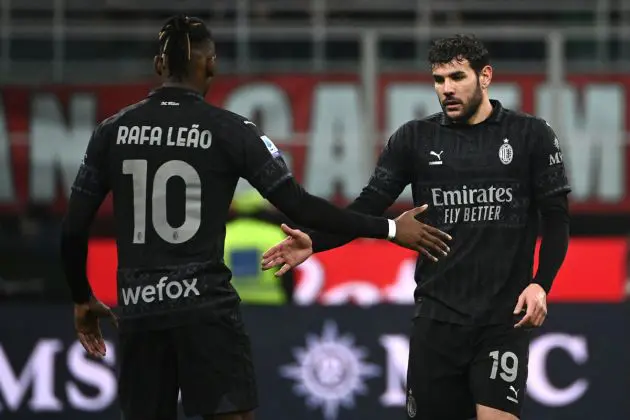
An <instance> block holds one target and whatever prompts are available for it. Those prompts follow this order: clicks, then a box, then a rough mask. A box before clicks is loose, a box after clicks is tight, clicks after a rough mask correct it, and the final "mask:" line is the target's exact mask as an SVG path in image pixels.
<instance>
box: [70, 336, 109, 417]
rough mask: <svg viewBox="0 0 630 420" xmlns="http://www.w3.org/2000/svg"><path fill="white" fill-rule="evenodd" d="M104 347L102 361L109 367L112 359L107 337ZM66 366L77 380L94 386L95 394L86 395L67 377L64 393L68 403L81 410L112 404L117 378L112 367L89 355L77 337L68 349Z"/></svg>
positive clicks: (103, 407) (100, 408) (90, 409)
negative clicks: (104, 352)
mask: <svg viewBox="0 0 630 420" xmlns="http://www.w3.org/2000/svg"><path fill="white" fill-rule="evenodd" d="M105 347H106V348H107V352H106V354H105V357H104V358H103V362H104V363H105V364H106V365H108V366H110V367H111V368H112V369H113V368H114V365H115V359H116V356H115V354H114V352H115V348H114V346H113V343H111V342H109V341H106V342H105ZM68 370H69V371H70V374H71V375H72V376H73V377H74V378H76V379H77V380H78V381H79V382H80V383H82V384H85V385H89V386H90V387H92V388H95V389H97V390H98V392H97V393H96V395H93V396H92V395H90V396H88V395H86V394H85V393H83V392H82V391H81V389H80V388H79V387H78V386H77V384H76V383H74V382H71V381H68V382H67V383H66V393H67V395H68V403H69V404H70V405H71V406H72V407H74V408H76V409H78V410H83V411H101V410H104V409H106V408H107V407H109V406H110V405H112V403H113V402H114V400H115V399H116V395H117V393H116V391H117V382H116V377H115V375H114V373H113V371H112V370H110V369H108V368H107V367H105V366H103V364H102V363H99V362H96V361H94V360H91V359H89V358H88V355H87V353H86V352H85V350H84V349H83V346H82V345H81V343H79V342H78V341H75V342H74V344H72V346H71V347H70V350H68Z"/></svg>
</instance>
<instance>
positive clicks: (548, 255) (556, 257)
mask: <svg viewBox="0 0 630 420" xmlns="http://www.w3.org/2000/svg"><path fill="white" fill-rule="evenodd" d="M540 212H541V218H542V240H541V244H540V252H539V258H538V260H539V262H538V271H537V272H536V276H535V277H534V280H533V282H534V283H537V284H539V285H541V286H542V287H543V289H545V291H546V292H547V293H549V291H550V290H551V287H552V285H553V281H554V279H555V277H556V275H557V274H558V271H559V270H560V267H561V266H562V263H563V262H564V258H565V256H566V253H567V250H568V247H569V211H568V199H567V196H566V194H562V195H558V196H554V197H550V198H547V199H545V200H543V201H542V202H541V203H540Z"/></svg>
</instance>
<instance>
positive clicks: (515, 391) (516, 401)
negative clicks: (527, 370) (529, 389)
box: [506, 385, 518, 404]
mask: <svg viewBox="0 0 630 420" xmlns="http://www.w3.org/2000/svg"><path fill="white" fill-rule="evenodd" d="M509 390H510V391H512V392H513V393H514V396H513V397H512V396H510V395H508V396H507V397H506V398H507V400H508V401H512V402H513V403H514V404H518V399H517V398H518V389H516V388H514V387H513V386H511V385H510V388H509Z"/></svg>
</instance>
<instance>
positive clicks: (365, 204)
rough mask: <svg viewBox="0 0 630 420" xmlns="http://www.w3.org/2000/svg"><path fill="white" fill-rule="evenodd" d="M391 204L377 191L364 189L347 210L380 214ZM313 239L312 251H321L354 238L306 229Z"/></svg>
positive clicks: (374, 214)
mask: <svg viewBox="0 0 630 420" xmlns="http://www.w3.org/2000/svg"><path fill="white" fill-rule="evenodd" d="M390 205H391V199H389V198H388V197H386V196H385V195H382V194H379V193H377V192H372V193H371V192H370V191H369V190H364V191H363V192H362V193H361V195H360V196H359V197H357V199H355V200H354V201H353V202H352V203H351V204H350V205H349V206H348V209H349V210H353V211H356V212H359V213H364V214H369V215H372V216H381V215H382V214H383V213H384V212H385V210H387V208H388V207H389V206H390ZM307 233H308V234H309V236H310V237H311V240H312V241H313V252H314V253H316V252H323V251H327V250H329V249H333V248H338V247H340V246H343V245H345V244H347V243H348V242H351V241H353V240H354V239H356V238H357V237H356V236H352V235H331V234H327V233H323V232H317V231H307Z"/></svg>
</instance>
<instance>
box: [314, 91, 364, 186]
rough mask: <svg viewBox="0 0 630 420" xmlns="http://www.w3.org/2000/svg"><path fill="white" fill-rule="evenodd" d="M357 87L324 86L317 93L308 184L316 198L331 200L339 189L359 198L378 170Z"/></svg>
mask: <svg viewBox="0 0 630 420" xmlns="http://www.w3.org/2000/svg"><path fill="white" fill-rule="evenodd" d="M360 103H361V102H360V98H359V92H358V88H357V86H355V85H353V84H349V83H347V84H325V83H324V84H321V85H319V86H318V87H317V89H316V90H315V98H314V103H313V108H312V118H311V132H312V136H311V140H310V142H309V153H308V155H307V157H306V167H305V169H304V184H305V186H306V189H307V190H308V191H309V192H311V193H312V194H314V195H319V196H323V197H329V196H331V195H332V194H333V193H334V192H335V187H336V186H337V185H340V186H342V191H343V193H344V195H345V196H346V197H353V198H354V197H356V196H358V195H359V194H360V193H361V190H362V189H363V187H364V186H365V184H366V183H367V181H368V179H369V176H370V173H371V172H372V169H373V166H374V153H373V150H372V148H371V147H366V145H365V140H364V139H365V134H366V133H365V132H364V131H363V130H364V126H363V124H361V120H362V119H363V115H361V112H360V111H359V110H360V109H361V108H360V106H359V104H360Z"/></svg>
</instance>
